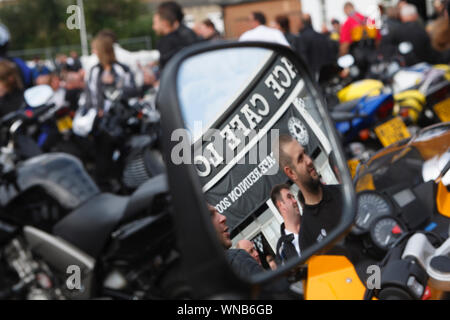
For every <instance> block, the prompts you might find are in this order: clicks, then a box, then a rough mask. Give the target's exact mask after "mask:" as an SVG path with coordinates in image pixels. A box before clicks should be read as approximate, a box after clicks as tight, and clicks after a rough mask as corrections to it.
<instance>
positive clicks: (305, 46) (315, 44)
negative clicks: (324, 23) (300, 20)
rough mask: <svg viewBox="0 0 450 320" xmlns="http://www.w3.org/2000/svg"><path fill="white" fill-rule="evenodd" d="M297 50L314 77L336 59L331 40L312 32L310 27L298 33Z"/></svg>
mask: <svg viewBox="0 0 450 320" xmlns="http://www.w3.org/2000/svg"><path fill="white" fill-rule="evenodd" d="M298 48H299V49H300V52H301V54H302V55H303V58H304V59H305V60H306V63H307V65H308V66H309V67H310V70H311V72H312V74H313V75H314V76H317V75H318V73H319V71H320V69H321V68H322V67H323V66H324V65H328V64H331V63H333V62H334V61H335V60H336V58H337V57H336V56H335V53H336V52H335V50H334V49H333V42H332V40H331V39H329V38H328V37H326V36H325V35H323V34H320V33H318V32H316V31H314V29H313V28H312V27H311V26H307V27H305V28H304V29H303V30H302V31H301V32H300V41H299V44H298Z"/></svg>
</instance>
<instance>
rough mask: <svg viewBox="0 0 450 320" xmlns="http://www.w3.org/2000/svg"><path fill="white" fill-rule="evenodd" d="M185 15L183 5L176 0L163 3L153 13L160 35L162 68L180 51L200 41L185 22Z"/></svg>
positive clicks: (159, 44) (160, 61)
mask: <svg viewBox="0 0 450 320" xmlns="http://www.w3.org/2000/svg"><path fill="white" fill-rule="evenodd" d="M183 17H184V14H183V10H182V8H181V6H180V5H179V4H178V3H176V2H174V1H168V2H163V3H161V4H160V5H159V6H158V8H157V10H156V13H155V14H154V15H153V30H154V31H155V32H156V34H157V35H159V36H160V38H159V40H158V42H157V44H156V48H157V50H158V51H159V53H160V60H159V64H160V69H161V70H162V69H163V68H164V67H165V65H166V64H167V62H168V61H169V60H170V58H172V57H173V56H174V55H175V54H176V53H177V52H178V51H180V50H181V49H183V48H184V47H187V46H189V45H191V44H193V43H196V42H198V41H199V39H198V37H197V35H196V34H195V33H194V31H192V30H191V29H189V28H188V27H186V26H185V25H184V24H183Z"/></svg>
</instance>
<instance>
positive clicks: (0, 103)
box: [0, 90, 25, 117]
mask: <svg viewBox="0 0 450 320" xmlns="http://www.w3.org/2000/svg"><path fill="white" fill-rule="evenodd" d="M24 105H25V100H24V98H23V91H22V90H15V91H13V92H10V93H7V94H6V95H4V96H3V97H0V117H3V116H5V115H7V114H8V113H10V112H13V111H16V110H18V109H19V108H21V107H22V106H24Z"/></svg>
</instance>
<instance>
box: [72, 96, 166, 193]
mask: <svg viewBox="0 0 450 320" xmlns="http://www.w3.org/2000/svg"><path fill="white" fill-rule="evenodd" d="M105 95H106V97H107V101H108V102H109V103H110V104H111V106H110V108H109V110H108V111H107V112H102V114H101V116H100V115H99V113H98V112H97V111H96V110H94V109H90V110H83V109H82V108H81V109H79V110H78V111H77V113H76V114H75V117H74V123H73V132H74V133H75V134H76V135H77V136H78V137H79V140H80V143H81V144H84V146H85V148H84V149H85V150H86V152H85V155H84V156H83V159H84V162H85V164H86V166H87V167H90V168H92V169H91V172H92V175H93V176H96V177H97V178H98V174H96V167H97V166H99V165H102V166H107V167H109V168H111V170H109V171H110V172H109V173H108V175H109V177H107V178H106V177H101V179H102V180H109V181H110V182H109V183H107V185H108V186H107V187H105V188H106V189H105V190H109V189H111V190H112V191H114V192H119V193H122V194H130V193H131V192H133V191H134V190H135V189H136V188H137V187H138V186H139V185H141V184H142V183H144V182H145V181H147V180H148V179H150V178H151V177H153V176H156V175H158V174H161V173H163V172H164V165H163V163H162V158H161V155H160V152H159V151H158V145H157V141H158V136H159V121H160V115H159V113H158V111H157V110H156V109H155V107H154V103H153V101H152V100H153V99H154V98H153V97H151V96H150V97H144V99H142V100H137V99H132V100H130V101H128V102H123V101H122V98H121V92H120V90H110V91H107V92H105ZM98 137H101V141H102V142H103V143H106V144H110V145H111V150H108V153H111V154H110V157H108V158H106V159H105V161H106V162H107V163H102V164H99V163H98V161H97V160H96V154H95V153H93V151H94V150H97V149H98V148H99V147H101V146H99V145H98V144H99V143H101V142H99V141H98ZM102 187H103V186H102Z"/></svg>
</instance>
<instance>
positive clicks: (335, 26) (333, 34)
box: [330, 19, 341, 42]
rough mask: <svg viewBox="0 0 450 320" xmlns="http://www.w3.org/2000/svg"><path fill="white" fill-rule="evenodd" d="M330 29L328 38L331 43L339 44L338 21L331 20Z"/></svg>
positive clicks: (339, 29)
mask: <svg viewBox="0 0 450 320" xmlns="http://www.w3.org/2000/svg"><path fill="white" fill-rule="evenodd" d="M331 27H332V28H333V29H332V31H331V32H330V38H331V40H333V41H336V42H339V39H340V37H341V23H340V22H339V20H338V19H332V20H331Z"/></svg>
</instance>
